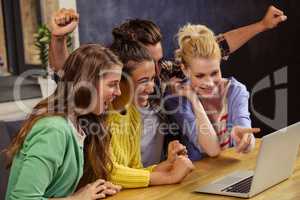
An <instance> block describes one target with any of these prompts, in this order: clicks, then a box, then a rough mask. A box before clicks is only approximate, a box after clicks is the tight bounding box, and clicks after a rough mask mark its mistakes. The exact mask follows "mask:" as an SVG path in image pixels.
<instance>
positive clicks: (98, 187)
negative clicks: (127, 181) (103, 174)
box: [69, 179, 121, 200]
mask: <svg viewBox="0 0 300 200" xmlns="http://www.w3.org/2000/svg"><path fill="white" fill-rule="evenodd" d="M120 190H121V187H120V186H116V185H114V184H112V183H110V182H106V181H105V180H102V179H98V180H97V181H95V182H93V183H90V184H87V185H86V186H85V187H83V188H81V189H79V190H78V191H77V192H76V193H74V194H73V195H72V196H70V198H69V200H96V199H102V198H105V197H106V196H108V195H114V194H116V193H118V192H119V191H120Z"/></svg>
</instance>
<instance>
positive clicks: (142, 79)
mask: <svg viewBox="0 0 300 200" xmlns="http://www.w3.org/2000/svg"><path fill="white" fill-rule="evenodd" d="M145 80H149V78H148V77H142V78H140V79H138V80H137V81H138V82H140V81H145Z"/></svg>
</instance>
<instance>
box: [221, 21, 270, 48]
mask: <svg viewBox="0 0 300 200" xmlns="http://www.w3.org/2000/svg"><path fill="white" fill-rule="evenodd" d="M265 30H266V28H265V26H264V25H263V24H262V23H261V22H257V23H254V24H251V25H248V26H243V27H240V28H237V29H234V30H231V31H228V32H226V33H224V37H225V38H226V41H227V43H228V45H229V49H230V53H233V52H234V51H236V50H237V49H239V48H240V47H241V46H243V45H244V44H245V43H246V42H248V41H249V40H250V39H251V38H253V37H254V36H255V35H257V34H259V33H261V32H263V31H265Z"/></svg>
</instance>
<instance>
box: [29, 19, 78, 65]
mask: <svg viewBox="0 0 300 200" xmlns="http://www.w3.org/2000/svg"><path fill="white" fill-rule="evenodd" d="M34 38H35V43H34V45H35V46H36V47H37V48H38V50H39V57H40V60H41V63H42V67H43V68H44V69H47V66H48V55H49V44H50V41H51V32H50V30H49V29H48V27H47V25H46V24H42V25H40V26H39V27H38V30H37V33H35V34H34ZM67 47H68V49H69V50H70V51H71V50H72V48H73V42H72V35H71V34H69V35H68V38H67Z"/></svg>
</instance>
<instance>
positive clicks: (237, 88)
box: [228, 77, 249, 98]
mask: <svg viewBox="0 0 300 200" xmlns="http://www.w3.org/2000/svg"><path fill="white" fill-rule="evenodd" d="M228 80H230V86H229V90H228V97H229V98H230V97H235V96H240V95H243V96H249V92H248V90H247V87H246V86H245V85H244V84H243V83H241V82H239V81H238V80H236V79H235V78H234V77H230V78H228Z"/></svg>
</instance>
